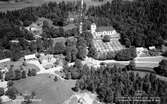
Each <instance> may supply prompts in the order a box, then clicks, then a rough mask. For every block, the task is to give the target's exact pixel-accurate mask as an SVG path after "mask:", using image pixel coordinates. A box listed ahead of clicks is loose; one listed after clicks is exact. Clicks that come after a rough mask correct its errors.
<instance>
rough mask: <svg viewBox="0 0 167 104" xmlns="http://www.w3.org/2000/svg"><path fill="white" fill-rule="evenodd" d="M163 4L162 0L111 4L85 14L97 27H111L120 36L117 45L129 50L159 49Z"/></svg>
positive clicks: (166, 31) (165, 23) (164, 30)
mask: <svg viewBox="0 0 167 104" xmlns="http://www.w3.org/2000/svg"><path fill="white" fill-rule="evenodd" d="M166 14H167V3H166V1H165V0H134V1H133V2H129V1H124V0H113V1H112V2H111V3H109V2H108V3H107V4H104V5H102V6H98V7H90V8H89V9H88V11H87V15H88V16H89V19H91V20H94V22H95V23H97V25H98V26H104V25H105V26H108V25H112V26H113V27H114V28H115V29H116V30H117V32H118V33H120V34H121V39H120V41H121V43H122V44H124V45H126V46H129V45H133V46H138V47H141V46H143V47H149V46H160V45H161V44H163V39H167V15H166Z"/></svg>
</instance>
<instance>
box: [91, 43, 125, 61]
mask: <svg viewBox="0 0 167 104" xmlns="http://www.w3.org/2000/svg"><path fill="white" fill-rule="evenodd" d="M93 44H94V46H95V48H96V50H97V53H98V57H99V59H101V58H103V57H106V56H107V53H108V52H110V53H112V54H113V55H112V56H113V57H114V56H115V54H116V53H117V52H119V51H120V50H122V49H124V46H123V45H121V43H120V42H119V41H117V40H111V41H110V42H103V41H102V40H93Z"/></svg>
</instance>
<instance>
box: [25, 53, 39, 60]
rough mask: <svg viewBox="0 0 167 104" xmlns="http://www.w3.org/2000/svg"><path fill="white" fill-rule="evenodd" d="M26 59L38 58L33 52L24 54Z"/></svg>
mask: <svg viewBox="0 0 167 104" xmlns="http://www.w3.org/2000/svg"><path fill="white" fill-rule="evenodd" d="M24 59H25V60H34V59H37V58H36V55H35V54H31V55H25V56H24Z"/></svg>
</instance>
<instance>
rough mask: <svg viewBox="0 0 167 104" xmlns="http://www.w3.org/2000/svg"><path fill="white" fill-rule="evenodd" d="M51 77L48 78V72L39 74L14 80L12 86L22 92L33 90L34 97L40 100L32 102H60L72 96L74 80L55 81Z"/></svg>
mask: <svg viewBox="0 0 167 104" xmlns="http://www.w3.org/2000/svg"><path fill="white" fill-rule="evenodd" d="M53 77H54V76H52V78H49V75H48V74H41V75H37V76H35V77H30V78H26V79H22V80H19V81H16V82H15V85H14V86H16V87H17V88H18V90H19V91H20V92H22V93H24V92H25V91H27V92H31V91H35V92H36V98H37V99H41V100H42V101H41V102H34V104H62V103H63V102H64V101H65V100H67V99H68V98H70V96H72V94H73V91H72V90H71V88H72V87H74V86H75V81H72V80H69V81H61V80H58V81H57V82H55V81H53Z"/></svg>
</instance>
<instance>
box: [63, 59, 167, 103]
mask: <svg viewBox="0 0 167 104" xmlns="http://www.w3.org/2000/svg"><path fill="white" fill-rule="evenodd" d="M132 68H133V67H131V68H130V67H128V68H126V67H125V68H121V67H120V66H119V65H115V64H101V66H100V67H99V68H97V69H94V68H93V67H88V66H87V65H82V64H80V61H77V62H76V63H75V65H74V66H73V67H70V68H67V67H64V71H65V72H66V73H67V75H66V76H67V79H68V78H72V79H77V82H76V85H75V87H74V88H73V90H74V91H76V92H78V91H91V92H92V93H96V94H97V95H98V96H97V97H98V99H99V100H100V101H101V102H104V103H106V104H111V103H115V104H166V96H167V82H166V81H164V80H161V79H158V78H157V77H156V75H155V74H152V73H149V74H146V75H145V76H144V77H142V76H141V74H139V73H136V72H135V71H132V70H133V69H132ZM129 69H130V70H129ZM139 92H140V93H139ZM123 97H124V99H123ZM126 97H129V98H126ZM135 97H137V98H138V99H137V100H138V101H133V100H134V99H133V98H135ZM152 97H155V99H153V98H152ZM142 98H146V99H145V100H150V101H148V102H143V101H142V100H143V99H142ZM121 100H124V101H121ZM125 100H127V101H125ZM135 100H136V99H135ZM160 101H161V103H159V102H160Z"/></svg>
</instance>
